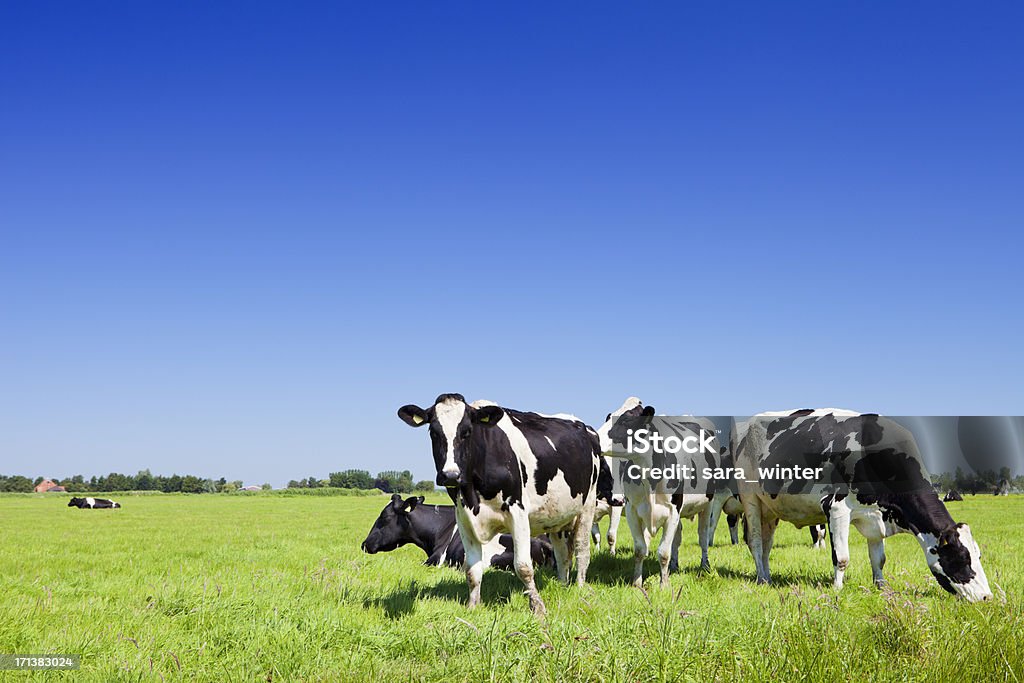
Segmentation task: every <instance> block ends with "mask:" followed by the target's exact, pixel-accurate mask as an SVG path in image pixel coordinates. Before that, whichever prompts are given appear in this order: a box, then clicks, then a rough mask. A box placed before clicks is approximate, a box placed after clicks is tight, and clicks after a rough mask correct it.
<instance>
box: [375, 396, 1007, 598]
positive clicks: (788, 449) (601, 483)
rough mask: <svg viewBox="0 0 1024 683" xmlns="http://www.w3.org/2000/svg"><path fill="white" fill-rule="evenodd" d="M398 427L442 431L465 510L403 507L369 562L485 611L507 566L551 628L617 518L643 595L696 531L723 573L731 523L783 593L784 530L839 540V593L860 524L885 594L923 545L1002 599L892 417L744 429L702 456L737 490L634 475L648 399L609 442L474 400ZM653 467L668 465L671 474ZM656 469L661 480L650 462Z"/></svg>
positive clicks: (956, 589) (621, 420) (442, 466)
mask: <svg viewBox="0 0 1024 683" xmlns="http://www.w3.org/2000/svg"><path fill="white" fill-rule="evenodd" d="M398 416H399V417H400V418H401V419H402V420H403V421H404V422H406V423H407V424H409V425H410V426H412V427H424V426H425V427H427V429H428V433H429V434H430V442H431V446H432V451H433V458H434V465H435V468H436V471H437V484H438V485H439V486H443V487H445V489H446V490H447V492H448V494H449V496H450V497H451V499H452V501H453V503H454V506H443V505H426V504H424V503H423V498H422V497H411V498H407V499H404V500H403V499H402V497H401V496H398V495H395V496H393V497H392V500H391V502H390V503H389V504H388V505H387V506H386V507H385V508H384V510H383V511H382V512H381V514H380V516H379V518H378V519H377V521H376V523H375V524H374V526H373V529H372V530H371V531H370V533H369V535H368V536H367V537H366V540H365V541H364V542H363V546H362V547H363V549H364V550H365V551H366V552H369V553H375V552H382V551H388V550H393V549H395V548H396V547H398V546H399V545H402V544H405V543H414V544H415V545H417V546H419V547H420V548H422V549H423V550H424V551H425V552H426V553H427V556H428V560H427V563H428V564H432V565H440V564H447V565H450V566H458V567H463V568H464V569H465V572H466V577H467V581H468V584H469V606H470V607H473V606H475V605H477V604H478V603H479V602H480V583H481V580H482V577H483V572H484V568H485V567H487V566H494V567H500V568H504V569H511V570H513V571H514V572H515V573H516V574H517V575H518V576H519V578H520V579H521V580H522V582H523V584H524V585H525V588H526V594H527V596H528V597H529V601H530V607H531V609H532V610H533V611H534V613H536V614H538V615H543V614H544V613H545V606H544V602H543V600H542V599H541V597H540V594H539V592H538V591H537V587H536V584H535V581H534V566H535V565H537V566H544V565H550V564H551V563H552V562H553V564H554V567H555V570H556V572H557V575H558V577H559V579H560V580H562V581H564V582H568V581H569V577H570V569H571V566H572V565H573V560H575V567H576V582H577V583H578V584H581V585H582V584H583V583H585V582H586V578H587V568H588V565H589V563H590V552H591V535H592V534H596V529H597V527H596V520H597V519H599V518H600V517H602V516H605V515H608V516H610V517H611V519H610V525H609V532H608V544H609V546H610V548H611V549H612V550H614V546H615V543H616V537H615V532H616V530H617V529H618V525H619V518H620V516H621V515H625V517H626V522H627V524H628V526H629V530H630V533H631V535H632V537H633V548H634V571H633V581H634V583H635V584H636V585H642V583H643V574H642V571H643V562H644V559H645V558H646V557H647V554H648V544H649V543H650V540H651V538H652V537H653V536H654V535H655V534H656V533H657V532H658V531H659V530H660V531H661V532H662V538H661V541H660V543H659V545H658V549H657V555H658V560H659V562H660V568H661V576H660V580H661V583H662V585H666V584H667V583H668V578H669V572H670V571H672V570H674V569H676V568H677V567H678V548H679V538H680V536H679V533H678V532H679V528H680V520H681V519H682V518H693V517H696V518H697V537H698V541H699V544H700V548H701V568H703V569H706V568H709V567H710V562H709V558H708V545H709V542H710V539H711V538H712V537H713V535H714V530H715V527H716V525H717V522H718V519H719V517H720V515H721V514H723V513H724V514H726V516H727V518H728V520H729V526H730V534H731V537H732V541H733V543H736V542H737V540H738V532H737V526H738V524H739V521H740V519H742V520H743V525H744V537H745V540H746V544H747V546H748V547H749V549H750V552H751V555H752V556H753V559H754V565H755V570H756V577H757V581H758V583H770V582H771V571H770V567H769V555H770V553H771V549H772V540H773V537H774V534H775V529H776V527H777V525H778V523H779V522H780V521H788V522H791V523H793V524H795V525H796V526H798V527H805V526H810V527H811V537H812V542H813V543H814V544H815V545H816V546H818V545H820V544H823V543H824V535H825V534H824V525H827V527H828V530H829V534H828V536H829V539H830V541H831V546H832V561H833V568H834V575H833V582H834V586H835V587H836V588H841V587H842V585H843V577H844V574H845V571H846V568H847V565H848V563H849V560H850V557H849V531H850V526H851V524H852V525H853V526H855V527H856V528H857V530H858V531H860V532H861V534H863V535H864V537H865V538H866V539H867V542H868V555H869V558H870V561H871V570H872V578H873V580H874V582H875V583H876V584H877V585H882V584H883V583H884V579H883V576H882V567H883V565H884V563H885V546H884V539H885V538H886V537H887V536H891V535H893V534H896V533H910V534H913V535H914V536H915V537H916V538H917V540H918V542H919V543H920V545H921V548H922V550H923V551H924V557H925V561H926V563H927V564H928V568H929V569H930V570H931V572H932V574H933V575H934V576H935V579H936V580H937V581H938V583H939V585H940V586H942V588H944V589H945V590H947V591H948V592H950V593H953V594H955V595H958V596H960V597H963V598H964V599H966V600H969V601H978V600H988V599H990V598H991V597H992V592H991V590H990V589H989V585H988V580H987V578H986V576H985V572H984V570H983V569H982V566H981V551H980V549H979V547H978V544H977V543H976V542H975V541H974V538H973V536H972V534H971V530H970V528H969V527H968V526H967V525H966V524H957V523H956V522H954V521H953V519H952V517H951V516H950V514H949V512H948V511H947V510H946V508H945V506H944V505H943V503H942V501H941V500H940V499H939V497H938V495H937V494H936V492H935V491H934V489H933V488H932V487H931V485H930V482H929V475H928V473H927V471H926V470H925V468H924V465H923V462H922V459H921V457H920V454H919V453H918V451H917V447H916V444H915V442H914V439H913V436H912V435H910V433H909V432H907V431H906V430H905V429H904V428H903V427H902V426H900V425H899V424H897V423H895V422H893V421H891V420H888V419H886V418H884V417H881V416H879V415H869V414H859V413H854V412H850V411H845V410H837V409H820V410H796V411H785V412H778V413H762V414H759V415H756V416H754V418H752V419H751V420H749V421H748V422H746V423H740V424H737V425H736V426H735V427H734V428H733V430H732V434H731V435H730V439H729V444H728V445H727V446H719V445H718V444H717V443H716V444H715V448H714V449H711V450H705V451H701V452H697V453H694V454H692V455H691V456H690V457H691V460H692V462H691V463H690V464H692V465H695V466H710V467H712V468H716V469H721V470H729V468H740V469H741V471H743V472H745V473H747V474H746V475H745V477H744V478H739V479H734V480H725V479H703V478H694V479H684V480H678V479H677V480H670V479H669V480H666V479H660V480H659V479H652V478H650V477H637V476H635V475H633V474H629V473H628V472H629V471H630V469H631V468H628V467H625V466H624V464H631V463H637V462H638V461H639V460H642V459H643V458H639V457H638V456H636V455H634V454H628V455H627V454H624V452H623V451H622V449H621V448H617V447H616V444H619V443H621V438H622V428H623V427H622V425H624V424H625V423H627V422H628V421H630V420H633V421H634V422H635V421H636V420H641V421H642V420H653V419H655V411H654V409H653V408H651V407H650V406H644V405H643V404H642V403H641V401H640V400H639V399H637V398H629V399H627V400H626V401H625V403H623V405H622V406H621V407H620V408H619V409H618V410H616V411H615V412H613V413H610V414H609V415H608V416H607V418H606V420H605V422H604V424H603V425H602V426H601V428H600V429H597V430H595V429H593V428H591V427H589V426H587V425H586V424H584V423H583V422H582V421H580V420H579V419H577V418H576V417H574V416H572V415H566V414H558V415H542V414H539V413H531V412H521V411H517V410H511V409H508V408H503V407H500V406H498V405H496V404H494V403H492V402H490V401H475V402H473V403H467V402H466V400H465V398H463V397H462V396H461V395H459V394H442V395H441V396H439V397H438V398H437V400H436V401H434V404H433V405H432V406H430V407H429V408H426V409H424V408H420V407H418V406H415V405H407V406H403V407H402V408H401V409H399V411H398ZM677 428H678V427H677ZM683 429H691V430H693V431H694V432H697V431H699V430H704V431H705V432H707V431H710V432H711V433H714V431H715V430H714V425H713V424H712V423H711V422H710V421H709V420H706V419H704V418H696V417H694V418H687V420H686V422H685V423H684V427H683ZM683 457H684V458H685V457H686V456H683ZM653 463H654V464H655V465H657V464H658V462H657V460H656V458H655V460H654V461H653ZM780 463H782V464H785V463H799V464H800V465H801V466H804V467H809V468H819V469H818V470H817V471H820V472H824V473H825V474H824V475H823V477H822V478H821V479H819V480H818V481H817V482H816V483H815V485H813V486H809V485H806V484H804V485H800V484H799V482H788V481H780V480H768V479H765V478H762V477H760V476H759V475H758V474H757V473H758V472H760V471H761V468H762V467H763V466H765V465H778V464H780ZM644 464H646V465H650V464H652V460H651V459H650V457H648V459H647V461H646V462H645V463H644ZM752 474H753V476H751V475H752ZM617 489H618V490H621V493H616V490H617ZM595 540H597V539H596V536H595Z"/></svg>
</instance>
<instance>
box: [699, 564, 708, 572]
mask: <svg viewBox="0 0 1024 683" xmlns="http://www.w3.org/2000/svg"><path fill="white" fill-rule="evenodd" d="M697 573H698V574H710V573H711V565H710V564H702V565H701V566H699V567H697Z"/></svg>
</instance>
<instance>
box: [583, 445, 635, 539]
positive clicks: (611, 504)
mask: <svg viewBox="0 0 1024 683" xmlns="http://www.w3.org/2000/svg"><path fill="white" fill-rule="evenodd" d="M618 467H619V465H618V463H613V462H612V459H611V458H609V457H607V456H603V457H602V458H601V475H600V477H599V479H598V495H597V509H596V511H595V512H594V526H593V527H592V528H591V530H590V536H591V538H593V539H594V547H595V548H600V547H601V527H600V526H598V522H600V521H601V520H602V519H604V518H605V517H607V518H608V533H607V534H605V538H606V539H607V541H608V552H609V553H611V554H612V555H614V554H615V546H616V542H617V541H618V537H619V522H620V521H621V520H622V510H623V507H624V506H625V505H626V498H625V496H623V495H622V494H621V493H614V492H613V491H612V489H613V487H614V480H615V478H616V476H617V475H616V473H617V472H618ZM606 477H607V491H605V490H604V489H605V478H606Z"/></svg>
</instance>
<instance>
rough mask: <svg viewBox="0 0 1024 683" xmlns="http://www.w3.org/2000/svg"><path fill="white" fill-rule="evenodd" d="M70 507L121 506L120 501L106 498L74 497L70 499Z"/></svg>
mask: <svg viewBox="0 0 1024 683" xmlns="http://www.w3.org/2000/svg"><path fill="white" fill-rule="evenodd" d="M68 507H69V508H89V509H93V508H119V507H121V504H120V503H115V502H114V501H112V500H107V499H106V498H72V499H71V500H69V501H68Z"/></svg>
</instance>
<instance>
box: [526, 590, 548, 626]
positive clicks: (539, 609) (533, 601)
mask: <svg viewBox="0 0 1024 683" xmlns="http://www.w3.org/2000/svg"><path fill="white" fill-rule="evenodd" d="M530 611H531V612H533V616H535V617H537V618H538V619H540V620H542V621H543V619H544V617H546V616H547V614H548V608H547V606H546V605H545V604H544V601H543V600H541V599H540V596H539V595H538V596H536V597H535V596H530Z"/></svg>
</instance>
